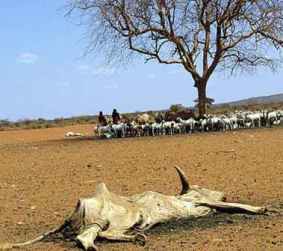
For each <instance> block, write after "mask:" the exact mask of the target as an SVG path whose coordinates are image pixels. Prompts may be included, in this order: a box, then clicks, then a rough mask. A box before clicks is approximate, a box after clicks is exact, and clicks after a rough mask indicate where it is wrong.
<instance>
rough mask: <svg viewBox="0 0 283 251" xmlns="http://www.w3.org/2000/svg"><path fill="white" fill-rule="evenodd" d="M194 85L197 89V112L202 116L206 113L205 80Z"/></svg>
mask: <svg viewBox="0 0 283 251" xmlns="http://www.w3.org/2000/svg"><path fill="white" fill-rule="evenodd" d="M196 87H197V90H198V113H199V117H200V118H202V117H203V116H204V115H205V114H206V82H204V81H200V82H199V83H197V84H196Z"/></svg>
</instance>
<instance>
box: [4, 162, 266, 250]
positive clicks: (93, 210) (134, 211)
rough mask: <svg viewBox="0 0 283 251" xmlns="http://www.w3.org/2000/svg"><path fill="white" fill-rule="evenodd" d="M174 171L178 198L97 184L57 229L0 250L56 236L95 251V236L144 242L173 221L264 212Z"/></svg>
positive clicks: (178, 169)
mask: <svg viewBox="0 0 283 251" xmlns="http://www.w3.org/2000/svg"><path fill="white" fill-rule="evenodd" d="M176 170H177V172H178V174H179V176H180V179H181V183H182V190H181V193H180V194H179V195H176V196H168V195H164V194H161V193H157V192H150V191H148V192H144V193H141V194H137V195H133V196H130V197H124V196H120V195H116V194H114V193H112V192H110V191H109V190H108V189H107V187H106V185H105V184H104V183H101V184H99V185H97V187H96V191H95V194H94V196H93V197H92V198H86V199H80V200H79V201H78V203H77V206H76V208H75V210H74V212H73V213H72V214H71V216H70V217H69V218H68V219H67V220H66V221H65V223H64V224H63V225H62V226H60V227H59V228H58V229H55V230H53V231H50V232H48V233H45V234H43V235H42V236H39V237H38V238H36V239H34V240H31V241H28V242H25V243H17V244H6V245H3V246H2V249H4V248H6V249H8V248H13V247H21V246H23V245H28V244H32V243H34V242H37V241H40V240H44V239H49V240H50V239H51V240H52V235H54V234H58V233H60V234H61V235H62V236H63V237H64V238H65V239H72V240H75V241H76V242H77V243H78V244H79V245H80V246H82V248H83V249H85V250H96V246H95V244H94V242H95V240H96V238H98V237H100V238H105V239H108V240H121V241H133V242H141V243H144V242H145V235H144V232H145V231H146V230H148V229H149V228H151V227H152V226H154V225H156V224H157V223H163V222H168V221H170V220H174V219H187V218H194V217H201V216H205V215H208V214H209V213H211V212H216V211H230V212H243V213H244V212H246V213H254V214H261V213H264V212H265V211H266V209H265V208H264V207H255V206H250V205H244V204H238V203H228V202H224V194H223V193H222V192H218V191H212V190H208V189H205V188H201V187H199V186H189V183H188V181H187V178H186V176H185V175H184V173H183V172H182V170H181V169H180V168H178V167H176ZM0 249H1V248H0Z"/></svg>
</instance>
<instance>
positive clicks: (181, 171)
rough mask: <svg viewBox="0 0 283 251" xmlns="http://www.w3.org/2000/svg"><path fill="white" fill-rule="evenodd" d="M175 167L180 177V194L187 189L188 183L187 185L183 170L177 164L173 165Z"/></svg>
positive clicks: (188, 187)
mask: <svg viewBox="0 0 283 251" xmlns="http://www.w3.org/2000/svg"><path fill="white" fill-rule="evenodd" d="M175 169H176V171H177V173H178V175H179V177H180V180H181V184H182V191H181V192H180V195H182V194H185V193H187V192H188V191H189V189H190V185H189V181H188V179H187V177H186V175H185V174H184V172H183V170H182V169H181V168H180V167H179V166H175Z"/></svg>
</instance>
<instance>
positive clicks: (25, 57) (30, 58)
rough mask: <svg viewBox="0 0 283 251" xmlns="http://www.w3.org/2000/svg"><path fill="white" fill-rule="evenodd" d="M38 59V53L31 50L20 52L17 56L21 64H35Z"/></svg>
mask: <svg viewBox="0 0 283 251" xmlns="http://www.w3.org/2000/svg"><path fill="white" fill-rule="evenodd" d="M37 60H38V55H36V54H34V53H31V52H23V53H20V54H19V55H18V57H17V61H18V62H19V63H21V64H34V63H36V61H37Z"/></svg>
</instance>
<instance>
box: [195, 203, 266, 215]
mask: <svg viewBox="0 0 283 251" xmlns="http://www.w3.org/2000/svg"><path fill="white" fill-rule="evenodd" d="M197 204H198V205H200V206H207V207H211V208H215V209H218V210H223V211H228V212H229V211H230V212H235V211H244V212H248V213H254V214H263V213H265V212H266V208H265V207H255V206H251V205H246V204H240V203H230V202H223V201H208V200H207V201H201V202H198V203H197Z"/></svg>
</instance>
